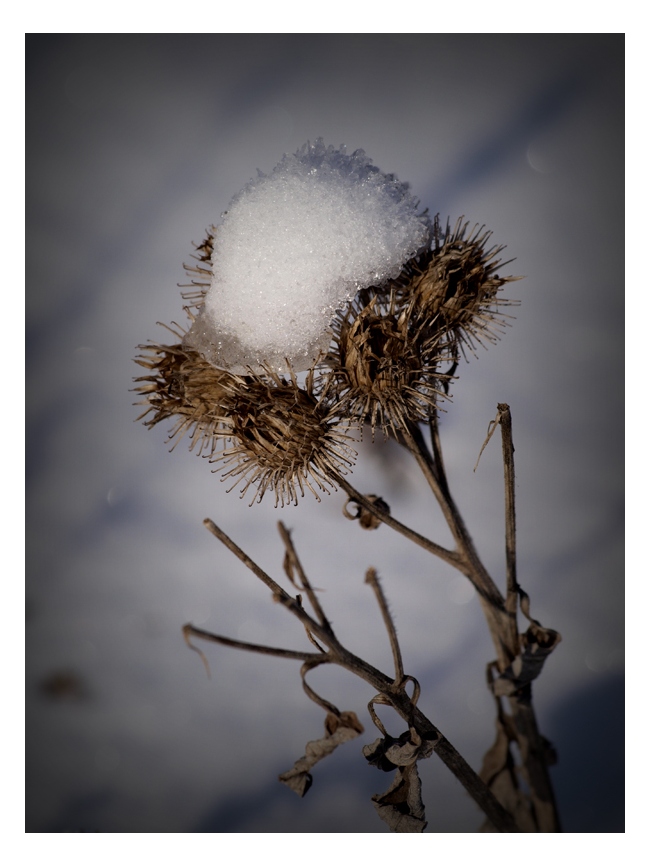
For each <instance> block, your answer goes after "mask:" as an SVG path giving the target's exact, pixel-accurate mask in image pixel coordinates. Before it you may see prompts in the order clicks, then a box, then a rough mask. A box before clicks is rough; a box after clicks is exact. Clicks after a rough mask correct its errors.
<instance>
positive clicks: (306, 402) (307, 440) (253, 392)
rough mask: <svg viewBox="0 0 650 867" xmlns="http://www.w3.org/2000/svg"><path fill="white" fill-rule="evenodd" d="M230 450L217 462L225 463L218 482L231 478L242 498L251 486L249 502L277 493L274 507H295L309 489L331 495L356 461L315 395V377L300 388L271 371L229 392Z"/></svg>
mask: <svg viewBox="0 0 650 867" xmlns="http://www.w3.org/2000/svg"><path fill="white" fill-rule="evenodd" d="M228 409H229V416H228V425H229V436H230V438H231V442H232V444H231V446H230V447H229V448H228V449H227V450H226V451H224V452H223V455H221V456H219V458H215V460H217V459H221V458H223V460H225V467H226V468H227V470H226V472H225V473H224V475H223V476H222V479H224V480H225V479H234V484H233V485H232V486H231V487H230V488H229V490H232V489H233V488H234V487H236V486H237V485H238V484H240V482H243V487H242V489H241V497H243V496H245V494H246V492H247V491H248V489H249V488H250V487H251V485H252V486H254V487H256V488H257V493H256V494H255V496H254V497H253V500H252V501H251V505H252V504H253V503H254V502H256V501H257V502H260V501H261V499H262V497H263V496H264V494H265V493H266V492H267V491H269V490H271V491H274V492H275V505H276V506H277V505H278V504H280V505H282V506H284V505H285V504H289V503H294V504H295V505H297V503H298V496H299V495H300V496H301V497H302V496H304V493H305V489H308V490H310V491H311V492H312V493H313V494H314V496H315V497H316V499H317V500H318V501H319V502H320V496H319V493H318V492H319V491H320V492H324V493H328V494H329V493H330V491H329V488H334V489H335V488H336V485H335V479H336V477H337V476H338V475H339V474H341V473H343V474H345V472H346V468H348V467H350V466H352V464H353V463H354V459H355V457H356V453H355V451H354V450H353V449H352V448H350V446H349V445H348V441H349V440H350V439H351V437H349V436H348V435H347V434H345V433H344V432H343V430H342V427H341V425H337V424H336V423H334V421H333V418H332V414H331V413H330V412H329V411H328V410H327V409H326V407H325V406H324V404H322V403H321V402H319V401H318V400H317V398H316V396H315V395H314V388H313V372H312V373H310V374H309V375H308V376H307V381H306V383H305V386H304V387H300V386H299V385H298V383H297V381H296V377H295V374H294V373H293V371H292V372H291V376H290V378H289V379H285V378H283V377H280V376H278V374H277V373H275V372H274V371H273V370H271V369H270V368H266V370H265V372H264V373H263V374H254V373H252V372H251V375H250V376H248V377H246V379H245V381H242V382H241V384H239V385H238V387H236V388H234V387H233V388H232V389H231V393H230V398H229V400H228Z"/></svg>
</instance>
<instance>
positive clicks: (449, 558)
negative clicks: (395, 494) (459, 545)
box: [336, 476, 461, 569]
mask: <svg viewBox="0 0 650 867" xmlns="http://www.w3.org/2000/svg"><path fill="white" fill-rule="evenodd" d="M336 483H337V485H339V486H340V487H341V488H343V490H344V491H345V493H346V494H347V495H348V497H349V498H350V499H351V500H353V501H354V502H355V503H359V504H360V505H361V506H363V508H364V509H367V510H368V511H369V512H370V513H371V514H372V515H374V516H375V517H376V518H379V520H380V521H381V522H382V523H384V524H386V525H387V526H388V527H391V528H392V529H393V530H397V532H398V533H401V534H402V536H405V537H406V538H407V539H410V541H411V542H415V544H416V545H419V546H420V547H421V548H424V549H425V550H426V551H428V552H429V553H430V554H434V555H435V556H436V557H440V559H441V560H444V561H445V563H449V564H450V565H451V566H455V567H456V568H457V569H459V568H461V558H460V557H459V555H458V554H457V553H456V552H455V551H448V550H447V549H446V548H443V547H442V546H441V545H436V543H435V542H432V541H431V540H430V539H427V538H425V537H424V536H421V535H420V534H419V533H416V532H415V530H411V529H410V527H407V526H405V525H404V524H400V522H399V521H396V520H395V518H393V517H391V516H390V515H389V514H387V513H386V512H385V511H383V510H382V509H381V508H379V507H378V506H376V505H375V504H374V503H373V502H371V501H370V500H369V499H368V498H367V497H364V496H363V494H360V493H359V491H357V490H355V489H354V488H353V487H352V485H351V484H350V483H349V482H348V480H347V479H345V478H343V477H342V476H338V477H337V479H336Z"/></svg>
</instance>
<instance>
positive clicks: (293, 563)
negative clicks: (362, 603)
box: [278, 521, 332, 633]
mask: <svg viewBox="0 0 650 867" xmlns="http://www.w3.org/2000/svg"><path fill="white" fill-rule="evenodd" d="M278 530H279V531H280V536H281V537H282V541H283V542H284V547H285V548H286V549H287V554H286V558H285V571H287V574H288V577H289V578H290V579H291V574H290V571H291V570H292V568H295V570H296V572H297V573H298V577H299V578H300V583H301V585H302V588H303V590H304V591H305V593H306V594H307V596H308V597H309V601H310V603H311V606H312V608H313V609H314V613H315V614H316V617H318V619H319V621H320V623H321V625H322V627H323V629H326V630H327V631H328V632H329V633H331V632H332V627H331V625H330V622H329V620H328V619H327V617H326V616H325V612H324V611H323V608H322V606H321V604H320V601H319V599H318V596H317V595H316V593H315V592H314V589H313V588H312V586H311V582H310V581H309V578H308V577H307V575H306V573H305V570H304V569H303V568H302V563H301V562H300V559H299V557H298V554H297V553H296V549H295V547H294V544H293V542H292V541H291V533H290V532H289V530H287V528H286V527H285V526H284V524H283V523H282V521H278Z"/></svg>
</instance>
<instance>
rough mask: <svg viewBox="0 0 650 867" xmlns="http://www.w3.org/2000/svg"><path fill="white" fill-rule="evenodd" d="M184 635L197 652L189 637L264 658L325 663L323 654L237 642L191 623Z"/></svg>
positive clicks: (186, 626)
mask: <svg viewBox="0 0 650 867" xmlns="http://www.w3.org/2000/svg"><path fill="white" fill-rule="evenodd" d="M183 635H184V636H185V641H186V642H187V644H188V646H190V647H192V649H193V650H196V648H195V647H193V645H191V644H190V643H189V640H188V639H189V636H193V637H195V638H202V639H203V640H204V641H212V642H213V643H214V644H223V645H225V646H226V647H236V648H237V649H238V650H250V651H251V652H252V653H261V654H262V655H263V656H280V657H282V658H283V659H298V660H300V661H301V662H314V661H317V660H318V661H321V662H325V661H326V660H324V659H323V654H322V653H306V652H305V651H303V650H286V649H285V648H283V647H268V646H267V645H265V644H251V642H250V641H237V640H236V639H234V638H226V636H225V635H215V634H214V633H213V632H206V630H205V629H199V627H198V626H193V625H192V624H191V623H186V624H185V626H184V627H183Z"/></svg>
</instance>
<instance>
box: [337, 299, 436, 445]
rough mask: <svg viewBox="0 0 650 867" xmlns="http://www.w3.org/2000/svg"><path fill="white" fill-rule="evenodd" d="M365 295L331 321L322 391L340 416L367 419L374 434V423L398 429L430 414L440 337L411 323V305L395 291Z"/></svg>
mask: <svg viewBox="0 0 650 867" xmlns="http://www.w3.org/2000/svg"><path fill="white" fill-rule="evenodd" d="M367 299H368V293H360V295H359V296H358V298H357V300H356V301H355V302H352V303H351V304H350V305H349V306H348V308H347V309H346V310H345V311H343V312H341V313H339V314H338V315H337V317H336V319H335V320H334V322H333V324H332V331H333V343H332V347H331V349H330V351H329V353H328V354H327V356H326V357H325V360H324V363H323V373H324V375H325V376H326V378H327V379H326V385H325V388H324V393H325V394H326V395H327V396H328V398H329V399H331V400H332V402H333V408H334V410H335V411H336V412H338V413H339V414H340V415H341V417H344V418H346V419H348V421H357V422H359V423H363V422H366V423H368V424H369V425H370V427H371V429H372V433H373V436H374V432H375V428H376V427H379V428H380V429H381V430H383V432H384V435H385V436H387V435H388V433H389V432H391V433H393V434H394V435H397V432H398V431H399V430H400V429H405V428H406V427H407V424H408V422H419V421H423V420H425V419H427V418H429V416H430V415H431V413H432V411H433V409H434V407H435V405H436V401H437V400H438V399H439V398H440V396H441V395H442V390H441V385H440V383H441V380H443V379H444V378H445V377H444V375H443V374H441V373H439V371H438V366H439V363H440V360H441V357H440V353H439V348H438V340H439V337H438V336H437V335H436V334H434V333H433V332H432V331H431V329H429V328H428V327H427V328H424V327H423V325H424V323H423V322H421V323H414V321H413V317H412V305H411V304H410V303H406V304H400V303H398V299H397V298H396V296H395V294H394V293H391V295H390V296H389V298H388V299H387V300H385V301H382V300H380V298H379V296H378V295H373V296H372V298H371V299H370V301H368V300H367ZM366 302H367V303H366Z"/></svg>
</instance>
